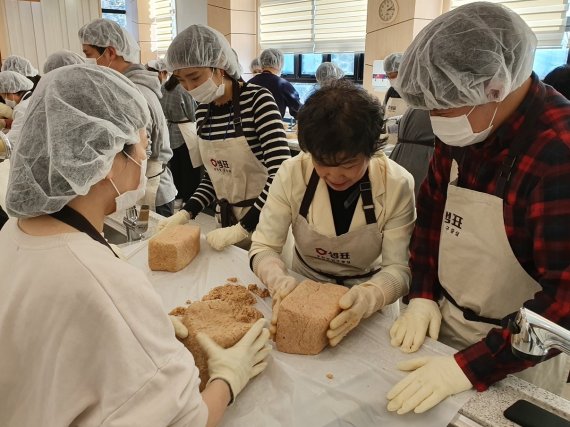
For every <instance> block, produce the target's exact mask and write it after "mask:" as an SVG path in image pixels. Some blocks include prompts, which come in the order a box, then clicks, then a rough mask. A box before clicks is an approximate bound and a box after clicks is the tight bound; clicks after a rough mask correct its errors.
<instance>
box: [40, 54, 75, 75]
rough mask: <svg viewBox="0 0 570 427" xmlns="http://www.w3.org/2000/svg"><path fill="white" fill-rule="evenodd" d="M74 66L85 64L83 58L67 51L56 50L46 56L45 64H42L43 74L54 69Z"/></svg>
mask: <svg viewBox="0 0 570 427" xmlns="http://www.w3.org/2000/svg"><path fill="white" fill-rule="evenodd" d="M74 64H85V58H83V57H82V56H79V55H78V54H76V53H75V52H71V51H69V50H58V51H57V52H54V53H52V54H51V55H50V56H48V57H47V59H46V62H44V74H47V73H49V72H50V71H53V70H55V69H56V68H60V67H65V66H66V65H74Z"/></svg>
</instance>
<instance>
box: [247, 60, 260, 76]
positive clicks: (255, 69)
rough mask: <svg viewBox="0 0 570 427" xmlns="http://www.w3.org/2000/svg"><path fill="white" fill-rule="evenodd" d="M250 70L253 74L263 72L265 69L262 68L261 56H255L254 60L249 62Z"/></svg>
mask: <svg viewBox="0 0 570 427" xmlns="http://www.w3.org/2000/svg"><path fill="white" fill-rule="evenodd" d="M249 71H251V73H252V74H259V73H261V72H262V71H263V70H262V69H261V64H260V62H259V57H257V58H253V60H252V61H251V63H250V64H249Z"/></svg>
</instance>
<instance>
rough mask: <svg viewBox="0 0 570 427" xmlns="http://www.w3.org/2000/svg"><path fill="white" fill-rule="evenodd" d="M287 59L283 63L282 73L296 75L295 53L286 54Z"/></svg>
mask: <svg viewBox="0 0 570 427" xmlns="http://www.w3.org/2000/svg"><path fill="white" fill-rule="evenodd" d="M284 56H285V61H284V63H283V69H282V70H281V74H283V75H284V76H294V75H295V55H293V54H292V53H287V54H285V55H284Z"/></svg>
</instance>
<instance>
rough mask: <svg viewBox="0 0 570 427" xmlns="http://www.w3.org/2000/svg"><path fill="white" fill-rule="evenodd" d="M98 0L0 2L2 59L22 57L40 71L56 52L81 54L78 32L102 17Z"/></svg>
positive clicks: (18, 0) (7, 0) (14, 0)
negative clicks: (10, 56)
mask: <svg viewBox="0 0 570 427" xmlns="http://www.w3.org/2000/svg"><path fill="white" fill-rule="evenodd" d="M100 13H101V9H100V5H99V0H42V1H41V2H37V1H22V0H0V39H2V42H1V43H0V48H1V49H2V57H3V58H5V57H6V56H8V55H21V56H24V57H26V58H27V59H29V60H30V61H31V62H32V64H33V65H34V66H35V67H37V68H38V69H39V70H40V74H41V69H42V67H43V64H44V61H45V59H46V58H47V57H48V56H49V55H50V54H51V53H53V52H55V51H57V50H61V49H68V50H71V51H73V52H76V53H81V44H80V43H79V38H78V36H77V32H78V31H79V28H81V27H82V26H83V25H85V24H86V23H88V22H90V21H92V20H93V19H96V18H99V17H100V16H101V15H100Z"/></svg>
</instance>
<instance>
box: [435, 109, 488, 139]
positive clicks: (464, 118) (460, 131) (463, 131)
mask: <svg viewBox="0 0 570 427" xmlns="http://www.w3.org/2000/svg"><path fill="white" fill-rule="evenodd" d="M476 107H477V106H474V107H473V108H472V109H471V110H470V111H469V112H468V113H467V114H462V115H461V116H458V117H439V116H430V121H431V126H432V129H433V133H434V135H435V136H437V137H438V138H439V139H440V140H441V141H442V142H443V143H444V144H447V145H451V146H454V147H466V146H468V145H473V144H477V143H479V142H482V141H485V140H486V139H487V138H488V137H489V135H490V134H491V131H492V130H493V120H495V116H496V115H497V109H498V108H499V103H497V105H496V106H495V112H494V113H493V117H492V118H491V121H490V122H489V126H488V127H487V129H485V130H482V131H481V132H473V128H472V127H471V123H470V122H469V119H468V116H469V115H470V114H471V113H472V112H473V110H475V108H476Z"/></svg>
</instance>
